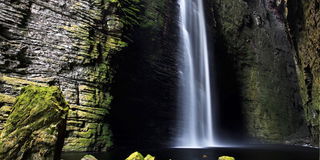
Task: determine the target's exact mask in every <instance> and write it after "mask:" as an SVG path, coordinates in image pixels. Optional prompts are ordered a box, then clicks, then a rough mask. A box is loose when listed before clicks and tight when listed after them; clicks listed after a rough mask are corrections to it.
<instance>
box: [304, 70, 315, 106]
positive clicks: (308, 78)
mask: <svg viewBox="0 0 320 160" xmlns="http://www.w3.org/2000/svg"><path fill="white" fill-rule="evenodd" d="M304 75H305V80H304V82H305V85H306V89H307V95H308V101H307V104H310V103H312V88H313V74H312V71H311V68H310V65H308V66H307V67H305V68H304Z"/></svg>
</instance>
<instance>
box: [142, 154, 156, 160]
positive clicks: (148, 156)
mask: <svg viewBox="0 0 320 160" xmlns="http://www.w3.org/2000/svg"><path fill="white" fill-rule="evenodd" d="M144 160H155V157H153V156H151V155H150V154H148V155H147V156H146V157H144Z"/></svg>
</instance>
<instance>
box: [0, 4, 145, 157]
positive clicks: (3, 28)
mask: <svg viewBox="0 0 320 160" xmlns="http://www.w3.org/2000/svg"><path fill="white" fill-rule="evenodd" d="M138 3H139V1H138V0H136V1H129V0H123V1H117V0H94V1H91V0H72V1H70V0H49V1H44V0H9V1H8V0H1V1H0V8H1V9H0V43H1V45H0V51H1V55H0V72H1V77H0V131H1V130H2V127H3V124H4V123H5V122H6V119H7V117H8V115H9V114H10V111H11V106H12V104H13V103H14V101H15V97H16V96H17V95H18V94H19V91H20V89H21V88H22V87H23V86H26V85H36V86H48V85H49V86H51V85H55V86H59V87H60V89H61V90H62V92H63V94H64V96H65V98H66V100H67V102H68V103H69V104H70V111H69V114H68V121H67V131H66V134H67V137H66V139H65V145H64V148H63V149H64V151H105V150H106V149H107V148H109V147H110V146H111V145H112V142H111V133H110V130H109V125H108V124H107V123H105V119H106V118H107V117H108V112H109V109H110V102H111V100H112V96H111V95H110V84H111V82H112V80H113V69H112V67H111V65H110V58H111V57H112V55H114V54H117V53H118V52H119V51H120V50H121V49H122V48H123V47H125V46H126V45H127V43H126V42H124V41H125V40H123V37H124V36H126V35H124V34H123V32H124V31H125V30H126V31H128V32H129V28H130V27H131V26H132V25H134V24H135V23H137V22H136V13H137V12H139V5H138ZM127 35H128V34H127Z"/></svg>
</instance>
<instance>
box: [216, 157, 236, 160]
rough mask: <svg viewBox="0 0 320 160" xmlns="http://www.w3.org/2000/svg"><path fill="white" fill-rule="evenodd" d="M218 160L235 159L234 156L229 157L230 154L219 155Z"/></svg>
mask: <svg viewBox="0 0 320 160" xmlns="http://www.w3.org/2000/svg"><path fill="white" fill-rule="evenodd" d="M218 160H235V159H234V158H233V157H229V156H221V157H219V159H218Z"/></svg>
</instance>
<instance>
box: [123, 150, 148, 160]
mask: <svg viewBox="0 0 320 160" xmlns="http://www.w3.org/2000/svg"><path fill="white" fill-rule="evenodd" d="M143 159H144V158H143V155H142V154H141V153H139V152H134V153H132V154H131V155H130V156H129V157H128V158H126V160H143Z"/></svg>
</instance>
